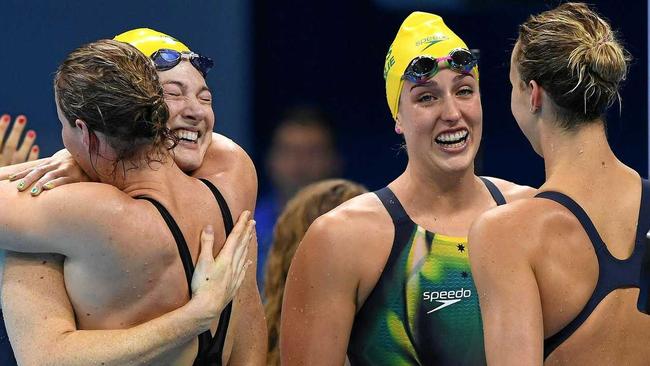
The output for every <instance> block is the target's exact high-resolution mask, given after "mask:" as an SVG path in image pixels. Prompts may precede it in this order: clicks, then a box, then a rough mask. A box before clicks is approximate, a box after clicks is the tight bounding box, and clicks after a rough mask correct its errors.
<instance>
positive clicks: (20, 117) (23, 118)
mask: <svg viewBox="0 0 650 366" xmlns="http://www.w3.org/2000/svg"><path fill="white" fill-rule="evenodd" d="M26 120H27V119H26V118H25V116H18V118H16V123H19V124H21V125H22V124H23V123H25V121H26Z"/></svg>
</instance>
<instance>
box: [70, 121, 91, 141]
mask: <svg viewBox="0 0 650 366" xmlns="http://www.w3.org/2000/svg"><path fill="white" fill-rule="evenodd" d="M74 126H75V127H76V128H78V129H79V131H80V132H81V135H82V136H81V138H82V141H83V144H84V146H86V147H89V146H90V141H91V136H90V135H91V134H92V132H91V131H90V129H89V128H88V125H87V124H86V122H85V121H84V120H82V119H79V118H77V119H76V120H75V121H74Z"/></svg>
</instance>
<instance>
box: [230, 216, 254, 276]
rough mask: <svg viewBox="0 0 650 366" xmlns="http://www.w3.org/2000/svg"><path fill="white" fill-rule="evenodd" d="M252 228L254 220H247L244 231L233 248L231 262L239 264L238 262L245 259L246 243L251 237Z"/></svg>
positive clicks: (248, 242)
mask: <svg viewBox="0 0 650 366" xmlns="http://www.w3.org/2000/svg"><path fill="white" fill-rule="evenodd" d="M254 229H255V220H249V222H248V223H247V224H246V229H245V232H244V233H243V235H242V237H241V239H240V241H239V245H238V246H237V248H235V253H234V254H233V263H235V265H239V264H240V262H242V261H244V260H245V258H246V255H247V253H248V244H250V242H251V239H252V238H253V231H254Z"/></svg>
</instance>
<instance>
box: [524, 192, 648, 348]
mask: <svg viewBox="0 0 650 366" xmlns="http://www.w3.org/2000/svg"><path fill="white" fill-rule="evenodd" d="M535 197H540V198H546V199H550V200H552V201H555V202H557V203H559V204H561V205H562V206H564V207H566V208H567V209H568V210H569V211H571V213H573V215H575V217H576V218H577V219H578V221H580V224H581V225H582V227H583V228H584V230H585V232H586V233H587V235H588V236H589V239H590V240H591V244H592V245H593V247H594V250H595V252H596V258H597V259H598V282H597V283H596V288H595V289H594V292H593V293H592V295H591V297H590V298H589V300H588V301H587V304H586V305H585V307H584V308H583V309H582V311H580V313H579V314H578V316H576V317H575V319H573V320H572V321H571V322H570V323H569V324H567V325H566V326H565V327H564V328H562V330H560V331H559V332H557V333H556V334H554V335H552V336H551V337H549V338H547V339H546V340H544V359H546V358H547V357H548V356H549V355H550V354H551V353H552V352H553V351H554V350H555V349H556V348H557V347H559V346H560V345H561V344H562V343H563V342H564V341H565V340H567V339H568V338H569V337H570V336H571V335H572V334H573V333H574V332H575V331H576V330H577V329H578V328H579V327H580V326H581V325H582V323H584V322H585V321H586V320H587V318H589V315H591V313H592V312H593V311H594V309H595V308H596V306H598V304H599V303H600V302H601V301H602V300H603V299H604V298H605V297H606V296H607V295H608V294H609V293H610V292H612V291H614V290H616V289H621V288H632V287H638V288H639V289H640V295H639V300H638V302H637V308H638V309H639V311H641V312H643V313H646V314H648V313H649V310H650V308H649V307H650V304H649V303H648V292H649V288H648V280H649V278H650V263H649V262H650V250H648V246H649V245H650V244H648V239H647V238H646V235H647V233H648V230H650V182H649V181H648V180H645V179H643V180H642V191H641V205H640V208H639V220H638V223H637V232H636V239H635V243H634V250H633V251H632V255H631V256H630V257H629V258H627V259H623V260H620V259H617V258H615V257H614V256H612V254H611V253H610V252H609V251H608V250H607V246H606V245H605V243H604V242H603V239H602V238H601V237H600V235H599V234H598V231H597V230H596V227H595V226H594V224H593V223H592V222H591V219H589V216H587V213H586V212H585V211H584V210H583V209H582V207H580V205H578V204H577V203H576V202H575V201H574V200H573V199H571V198H570V197H568V196H566V195H564V194H562V193H559V192H552V191H548V192H541V193H538V194H537V195H536V196H535Z"/></svg>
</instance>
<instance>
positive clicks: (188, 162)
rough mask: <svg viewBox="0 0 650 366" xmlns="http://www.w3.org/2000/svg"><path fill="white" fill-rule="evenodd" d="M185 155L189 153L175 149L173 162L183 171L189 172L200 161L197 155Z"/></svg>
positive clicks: (198, 164) (197, 166)
mask: <svg viewBox="0 0 650 366" xmlns="http://www.w3.org/2000/svg"><path fill="white" fill-rule="evenodd" d="M187 155H189V154H184V153H182V152H180V153H179V152H178V151H177V152H176V156H174V162H175V163H176V165H178V167H179V168H180V169H181V170H182V171H183V172H185V173H191V172H193V171H195V170H196V169H198V168H199V167H200V166H201V162H202V161H201V159H200V158H199V157H194V156H187Z"/></svg>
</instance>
